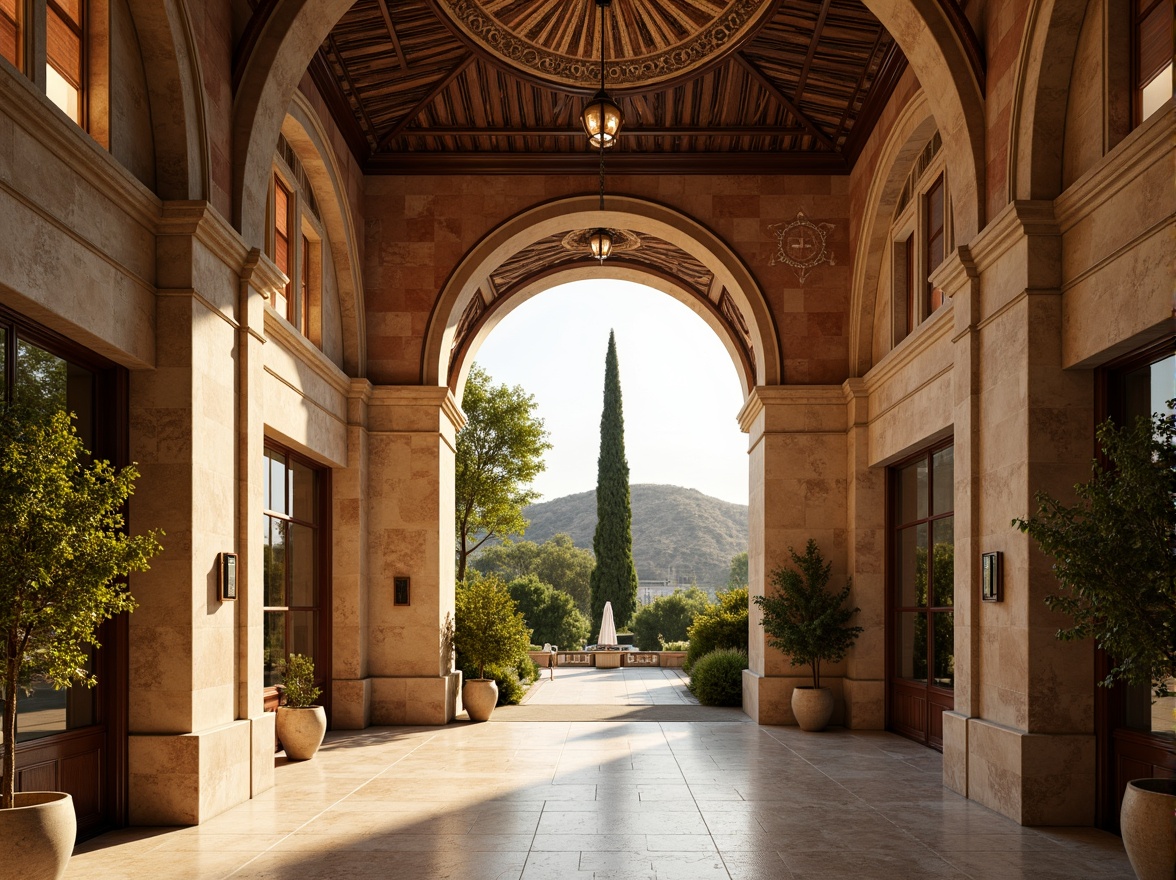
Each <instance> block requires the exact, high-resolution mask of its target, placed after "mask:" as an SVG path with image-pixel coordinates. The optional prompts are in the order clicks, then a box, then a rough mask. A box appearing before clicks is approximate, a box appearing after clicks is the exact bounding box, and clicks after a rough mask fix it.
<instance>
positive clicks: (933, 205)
mask: <svg viewBox="0 0 1176 880" xmlns="http://www.w3.org/2000/svg"><path fill="white" fill-rule="evenodd" d="M943 202H944V199H943V175H942V174H941V175H939V177H938V178H936V180H935V183H933V184H932V185H931V188H930V189H929V190H927V274H928V275H930V274H931V273H932V272H934V271H935V270H936V269H938V268H939V265H940V264H941V263H942V262H943V256H944V247H945V241H944V229H943V209H944V205H943ZM941 305H943V291H942V290H941V289H940V288H938V287H935V286H934V285H933V284H932V283H931V281H930V279H928V281H927V314H928V315H929V314H931V313H932V312H933V311H935V310H936V309H937V308H939V307H940V306H941Z"/></svg>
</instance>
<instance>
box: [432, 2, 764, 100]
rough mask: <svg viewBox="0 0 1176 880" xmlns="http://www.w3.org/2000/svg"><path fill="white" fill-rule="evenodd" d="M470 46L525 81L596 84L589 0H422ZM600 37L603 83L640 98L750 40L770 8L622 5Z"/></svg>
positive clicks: (580, 86)
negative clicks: (605, 60) (603, 43)
mask: <svg viewBox="0 0 1176 880" xmlns="http://www.w3.org/2000/svg"><path fill="white" fill-rule="evenodd" d="M430 2H431V3H432V4H433V6H434V8H435V9H437V11H438V12H439V13H440V14H441V15H442V16H444V17H445V18H447V19H448V20H449V21H450V22H451V23H452V24H453V26H454V28H455V30H456V31H457V33H458V34H459V35H460V36H461V37H462V38H463V39H464V40H465V41H466V42H468V43H469V44H470V45H472V46H474V47H476V48H477V49H479V50H480V51H482V52H484V53H485V54H487V55H488V56H490V57H492V58H494V59H497V60H500V61H501V62H503V63H504V64H506V65H508V66H509V67H510V68H512V69H513V70H514V71H515V72H517V73H519V74H520V75H522V76H524V77H526V78H527V79H530V80H533V81H538V82H540V83H543V84H546V85H552V86H556V87H557V88H560V89H570V90H574V91H581V92H591V91H592V89H593V87H594V84H595V83H596V82H598V81H599V80H600V61H599V60H598V56H599V55H600V46H599V45H598V43H599V37H598V36H597V33H596V29H595V28H594V27H593V24H594V23H595V17H596V4H595V3H594V2H592V0H588V2H585V0H579V2H568V0H532V2H527V3H519V2H517V0H430ZM617 6H618V9H617V10H616V14H615V15H614V16H613V17H612V20H611V22H610V26H609V29H608V31H607V33H606V36H605V40H606V42H607V46H606V49H607V54H608V57H609V58H611V59H612V60H611V61H609V62H608V80H609V83H610V85H611V86H612V87H613V88H614V89H615V90H616V91H618V92H626V91H648V90H649V89H650V88H651V87H653V86H662V85H666V84H668V83H671V82H674V81H676V80H680V79H684V78H687V77H690V76H693V75H696V74H697V73H698V72H699V71H700V70H702V69H703V68H704V67H707V66H709V65H710V64H712V63H714V62H717V61H719V60H720V59H722V58H723V57H724V56H726V55H727V54H729V53H730V52H733V51H734V50H735V49H736V48H738V47H739V45H740V44H741V43H742V42H743V41H744V40H746V39H748V38H749V37H751V36H753V35H754V34H755V32H756V30H758V28H759V26H760V25H762V24H763V23H764V22H765V21H766V20H767V19H768V18H770V17H771V15H772V14H773V13H774V11H775V8H776V6H777V3H775V2H767V3H765V2H764V0H625V2H624V3H618V4H617Z"/></svg>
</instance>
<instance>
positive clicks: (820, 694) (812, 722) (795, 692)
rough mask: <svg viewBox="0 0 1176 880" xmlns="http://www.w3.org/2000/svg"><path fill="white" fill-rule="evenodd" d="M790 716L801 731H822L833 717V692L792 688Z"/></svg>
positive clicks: (801, 687) (809, 688) (822, 689)
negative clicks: (792, 716) (794, 717)
mask: <svg viewBox="0 0 1176 880" xmlns="http://www.w3.org/2000/svg"><path fill="white" fill-rule="evenodd" d="M792 714H793V715H795V716H796V723H797V724H799V725H800V729H801V730H812V731H817V730H824V729H825V727H826V725H828V723H829V719H830V718H832V717H833V691H831V690H829V688H824V687H822V688H815V687H809V686H808V685H801V686H800V687H796V688H793V689H792Z"/></svg>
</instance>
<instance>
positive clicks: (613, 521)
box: [591, 331, 637, 630]
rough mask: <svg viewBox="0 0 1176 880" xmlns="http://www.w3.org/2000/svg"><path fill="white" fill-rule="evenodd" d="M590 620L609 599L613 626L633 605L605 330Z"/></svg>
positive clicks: (629, 533)
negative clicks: (605, 352) (594, 561)
mask: <svg viewBox="0 0 1176 880" xmlns="http://www.w3.org/2000/svg"><path fill="white" fill-rule="evenodd" d="M592 550H593V552H594V553H595V555H596V567H595V568H593V569H592V581H591V584H592V623H593V625H594V626H595V625H597V623H598V622H599V621H600V619H601V617H602V616H603V614H604V603H605V602H612V610H613V619H614V620H615V621H616V625H617V629H618V630H619V629H622V628H623V627H625V626H626V625H628V623H629V621H630V620H632V618H633V614H634V612H635V611H636V610H637V567H636V566H635V565H634V564H633V511H632V506H631V501H630V497H629V463H628V462H627V461H626V460H625V418H624V415H623V414H622V412H621V372H620V367H619V366H618V365H617V342H616V336H615V335H614V334H613V333H612V332H611V331H610V332H609V334H608V354H606V355H605V359H604V410H603V412H602V413H601V416H600V457H599V459H598V460H597V471H596V535H595V536H594V537H593V539H592Z"/></svg>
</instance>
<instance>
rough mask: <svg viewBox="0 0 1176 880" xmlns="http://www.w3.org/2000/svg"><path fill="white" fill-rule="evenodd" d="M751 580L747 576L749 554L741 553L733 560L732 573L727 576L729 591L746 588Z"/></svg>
mask: <svg viewBox="0 0 1176 880" xmlns="http://www.w3.org/2000/svg"><path fill="white" fill-rule="evenodd" d="M749 583H751V580H750V579H749V578H748V576H747V554H746V553H740V554H739V555H738V556H733V557H732V558H731V573H730V574H728V575H727V589H728V590H737V589H739V588H740V587H746V586H747V585H748V584H749Z"/></svg>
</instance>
